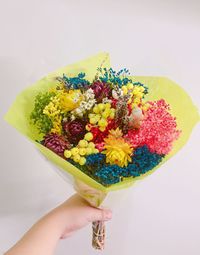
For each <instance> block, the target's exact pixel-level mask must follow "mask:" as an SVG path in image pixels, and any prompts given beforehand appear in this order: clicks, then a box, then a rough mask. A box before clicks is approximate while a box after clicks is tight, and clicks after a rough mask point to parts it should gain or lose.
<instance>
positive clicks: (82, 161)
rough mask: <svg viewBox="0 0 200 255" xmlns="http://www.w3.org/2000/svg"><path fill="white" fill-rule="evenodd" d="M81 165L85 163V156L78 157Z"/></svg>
mask: <svg viewBox="0 0 200 255" xmlns="http://www.w3.org/2000/svg"><path fill="white" fill-rule="evenodd" d="M78 163H79V164H80V165H81V166H83V165H85V163H86V158H84V157H81V158H80V159H79V162H78Z"/></svg>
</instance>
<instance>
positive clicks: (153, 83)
mask: <svg viewBox="0 0 200 255" xmlns="http://www.w3.org/2000/svg"><path fill="white" fill-rule="evenodd" d="M101 65H102V66H103V67H110V60H109V55H108V54H107V53H100V54H98V55H96V56H94V57H91V58H88V59H86V60H84V61H80V62H78V63H76V64H73V65H68V66H66V67H63V68H60V69H58V70H57V71H55V72H53V73H50V74H48V75H47V76H46V77H44V78H42V79H41V80H39V81H38V82H36V83H35V84H33V85H32V86H30V87H28V88H27V89H25V90H24V91H22V93H21V94H19V95H18V96H17V98H16V100H15V102H14V103H13V104H12V106H11V107H10V109H9V111H8V113H7V114H6V116H5V120H6V121H7V122H8V123H9V124H11V125H12V126H13V127H15V128H16V129H17V130H18V131H19V132H21V133H22V134H24V135H25V136H26V137H28V138H29V139H30V140H31V141H32V142H33V143H34V144H35V146H36V147H37V148H38V149H39V150H40V152H41V153H42V154H44V156H45V157H46V158H47V159H49V160H50V161H51V162H52V163H54V164H55V165H56V166H57V167H58V168H60V169H62V170H63V171H66V172H68V173H70V174H71V175H73V177H74V178H75V179H76V180H78V181H79V182H82V183H84V185H86V186H87V185H88V186H89V187H91V188H93V189H96V190H99V191H101V192H102V193H104V194H106V193H108V192H109V191H113V190H118V189H121V188H126V187H129V186H130V185H132V184H133V183H134V182H135V181H136V180H141V179H142V178H144V177H145V176H147V175H149V174H151V173H153V172H154V171H155V170H156V169H157V168H158V167H160V165H161V164H163V163H164V162H165V161H167V160H168V159H169V158H171V157H172V156H173V155H175V154H176V153H177V152H178V151H179V150H180V149H181V148H182V147H183V146H184V144H185V143H186V142H187V140H188V139H189V136H190V134H191V132H192V129H193V127H194V126H195V124H196V123H197V122H198V121H199V120H200V116H199V113H198V110H197V108H196V107H195V105H194V104H193V102H192V100H191V98H190V96H189V95H188V94H187V93H186V92H185V91H184V90H183V89H182V88H181V87H180V86H179V85H177V84H176V83H175V82H173V81H171V80H169V79H168V78H165V77H145V76H144V77H143V76H138V77H137V76H136V77H134V80H135V82H141V83H144V84H145V85H146V86H147V87H148V88H149V94H148V95H147V96H146V98H145V100H158V99H161V98H164V99H165V100H166V101H167V102H168V103H169V104H170V106H171V110H172V114H173V115H174V116H176V117H177V125H178V129H180V130H182V133H181V136H180V138H179V139H178V140H177V141H176V142H175V143H174V147H173V150H172V151H171V153H170V154H169V155H167V156H166V157H165V158H164V159H163V161H162V163H161V164H159V165H158V166H157V167H155V168H154V169H153V170H152V171H149V172H147V173H146V174H144V175H142V176H140V177H137V178H132V177H130V178H126V179H125V180H123V181H122V182H120V183H117V184H113V185H111V186H109V187H105V186H103V185H102V184H100V183H98V182H96V181H95V180H93V179H92V178H90V177H89V176H87V175H86V174H84V173H83V172H81V171H80V170H79V169H78V168H76V167H75V166H73V165H71V164H70V163H69V162H67V161H66V160H64V159H62V158H61V157H59V156H58V155H56V154H55V153H53V152H52V151H51V150H49V149H47V148H46V147H44V146H42V145H40V144H39V143H37V142H35V140H39V139H41V138H42V137H41V135H39V133H38V131H37V129H36V128H35V127H34V126H33V125H31V123H30V118H29V116H30V113H31V111H32V110H33V107H34V99H35V96H36V95H37V94H38V92H40V91H46V90H47V89H49V88H51V87H55V84H56V80H55V77H57V76H62V75H63V73H65V74H67V76H70V77H72V76H75V75H77V74H78V73H80V72H84V73H86V79H88V80H89V81H92V80H93V79H94V77H95V75H96V73H97V67H100V66H101ZM101 192H100V193H101ZM83 196H86V194H83ZM87 196H88V199H90V194H89V193H88V194H87ZM100 196H101V195H100ZM103 197H104V196H103ZM97 204H98V205H99V204H100V201H98V203H97Z"/></svg>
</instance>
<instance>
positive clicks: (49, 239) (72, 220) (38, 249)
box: [4, 195, 112, 255]
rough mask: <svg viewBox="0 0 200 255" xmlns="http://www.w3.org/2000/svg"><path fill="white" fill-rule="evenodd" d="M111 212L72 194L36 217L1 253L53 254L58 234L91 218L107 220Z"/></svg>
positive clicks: (61, 235)
mask: <svg viewBox="0 0 200 255" xmlns="http://www.w3.org/2000/svg"><path fill="white" fill-rule="evenodd" d="M111 216H112V213H111V211H110V210H108V209H97V208H93V207H91V206H89V204H88V203H87V202H86V201H84V200H83V199H82V198H81V197H79V196H78V195H74V196H72V197H71V198H70V199H68V200H67V201H65V202H64V203H63V204H61V205H60V206H58V207H57V208H55V209H54V210H53V211H51V212H50V213H49V214H47V215H46V216H44V217H43V218H42V219H41V220H39V221H38V222H37V223H36V224H35V225H34V226H33V227H32V228H31V229H30V230H29V231H28V232H27V233H26V234H25V235H24V237H22V239H21V240H20V241H19V242H18V243H17V244H16V245H15V246H13V247H12V248H11V249H10V250H9V251H7V252H6V253H5V254H4V255H53V253H54V251H55V248H56V245H57V243H58V241H59V239H60V238H65V237H68V236H69V235H70V234H71V233H72V232H74V231H76V230H78V229H80V228H82V227H84V226H86V225H87V224H88V223H91V222H93V221H106V220H109V219H111Z"/></svg>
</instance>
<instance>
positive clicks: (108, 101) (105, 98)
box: [102, 97, 112, 104]
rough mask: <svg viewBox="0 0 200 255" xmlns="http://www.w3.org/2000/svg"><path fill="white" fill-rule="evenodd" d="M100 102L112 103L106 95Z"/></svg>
mask: <svg viewBox="0 0 200 255" xmlns="http://www.w3.org/2000/svg"><path fill="white" fill-rule="evenodd" d="M102 103H103V104H106V103H109V104H111V103H112V100H111V99H109V98H107V97H104V98H103V100H102Z"/></svg>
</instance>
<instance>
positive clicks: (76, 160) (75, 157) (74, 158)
mask: <svg viewBox="0 0 200 255" xmlns="http://www.w3.org/2000/svg"><path fill="white" fill-rule="evenodd" d="M80 158H81V156H80V155H79V154H76V155H75V156H73V160H74V161H75V162H77V163H78V162H79V160H80Z"/></svg>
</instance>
